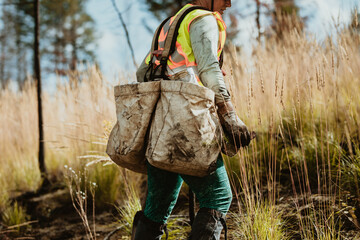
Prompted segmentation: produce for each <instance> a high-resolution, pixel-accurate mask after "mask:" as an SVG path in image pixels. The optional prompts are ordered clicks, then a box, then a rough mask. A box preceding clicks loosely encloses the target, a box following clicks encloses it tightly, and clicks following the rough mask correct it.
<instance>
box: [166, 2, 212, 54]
mask: <svg viewBox="0 0 360 240" xmlns="http://www.w3.org/2000/svg"><path fill="white" fill-rule="evenodd" d="M197 9H202V10H208V9H206V8H204V7H201V6H191V7H188V8H185V9H183V10H182V11H181V12H180V13H179V14H178V15H176V17H175V19H174V21H173V22H172V24H171V26H170V29H169V31H168V35H167V37H166V40H165V47H164V51H163V53H162V55H161V59H163V58H164V59H165V58H166V60H167V59H168V58H169V56H170V55H171V54H172V53H173V52H174V51H175V46H176V40H177V36H178V35H179V28H180V25H181V23H182V21H183V20H184V18H185V17H186V15H187V14H188V13H190V12H192V11H194V10H197Z"/></svg>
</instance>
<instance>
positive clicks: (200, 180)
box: [144, 154, 232, 224]
mask: <svg viewBox="0 0 360 240" xmlns="http://www.w3.org/2000/svg"><path fill="white" fill-rule="evenodd" d="M147 173H148V195H147V198H146V205H145V209H144V214H145V216H146V217H147V218H148V219H150V220H152V221H154V222H157V223H161V224H163V223H166V221H167V219H168V218H169V216H170V214H171V212H172V210H173V208H174V206H175V203H176V200H177V198H178V195H179V192H180V189H181V185H182V183H183V181H185V182H186V184H187V185H188V186H189V187H190V189H191V190H192V191H193V192H194V193H195V195H196V198H197V199H198V200H199V204H200V208H209V209H215V210H217V211H220V212H221V213H223V214H226V213H227V211H228V210H229V208H230V204H231V200H232V193H231V188H230V183H229V178H228V176H227V173H226V169H225V166H224V162H223V160H222V157H221V154H220V155H219V157H218V160H217V169H216V171H215V172H213V173H212V174H210V175H208V176H205V177H194V176H189V175H183V174H177V173H173V172H169V171H165V170H161V169H159V168H156V167H153V166H151V165H150V164H149V163H148V168H147Z"/></svg>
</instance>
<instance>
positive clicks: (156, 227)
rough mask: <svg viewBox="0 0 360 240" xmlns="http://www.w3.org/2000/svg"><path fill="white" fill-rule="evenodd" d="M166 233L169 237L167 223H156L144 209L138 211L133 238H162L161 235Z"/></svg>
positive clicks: (135, 239)
mask: <svg viewBox="0 0 360 240" xmlns="http://www.w3.org/2000/svg"><path fill="white" fill-rule="evenodd" d="M164 231H165V233H166V239H168V232H167V229H166V224H160V223H156V222H154V221H151V220H150V219H148V218H147V217H146V216H145V215H144V212H143V211H139V212H137V213H136V215H135V217H134V223H133V233H132V238H131V239H134V240H160V239H161V236H162V235H163V234H164Z"/></svg>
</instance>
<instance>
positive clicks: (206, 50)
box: [190, 15, 230, 104]
mask: <svg viewBox="0 0 360 240" xmlns="http://www.w3.org/2000/svg"><path fill="white" fill-rule="evenodd" d="M190 41H191V45H192V49H193V52H194V56H195V60H196V64H197V67H198V72H199V77H200V80H201V82H202V83H203V84H204V86H205V87H208V88H210V89H211V90H213V91H214V92H215V103H216V104H217V103H222V102H225V101H230V95H229V92H228V91H227V89H226V86H225V82H224V78H223V75H222V71H221V69H220V66H219V61H218V57H217V51H218V44H219V30H218V25H217V22H216V19H215V18H214V16H212V15H205V16H202V17H200V18H198V19H196V20H194V22H192V23H191V25H190Z"/></svg>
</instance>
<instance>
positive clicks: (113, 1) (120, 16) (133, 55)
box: [111, 0, 138, 68]
mask: <svg viewBox="0 0 360 240" xmlns="http://www.w3.org/2000/svg"><path fill="white" fill-rule="evenodd" d="M111 2H112V4H113V6H114V9H115V11H116V13H117V14H118V16H119V19H120V22H121V25H122V26H123V28H124V30H125V35H126V40H127V43H128V45H129V48H130V52H131V57H132V60H133V63H134V66H135V67H136V68H138V65H137V63H136V61H135V54H134V49H133V47H132V45H131V41H130V36H129V32H128V30H127V27H126V24H125V22H124V19H123V17H122V15H121V12H120V11H119V8H118V7H117V5H116V3H115V0H111Z"/></svg>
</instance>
